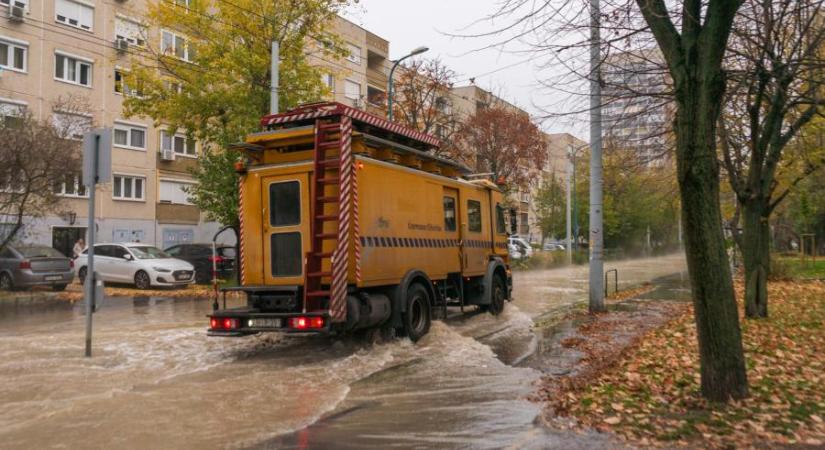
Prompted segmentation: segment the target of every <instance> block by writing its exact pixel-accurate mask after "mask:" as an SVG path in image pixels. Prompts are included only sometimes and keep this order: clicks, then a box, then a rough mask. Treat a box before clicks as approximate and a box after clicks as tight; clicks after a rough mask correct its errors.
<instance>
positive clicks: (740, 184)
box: [719, 0, 825, 318]
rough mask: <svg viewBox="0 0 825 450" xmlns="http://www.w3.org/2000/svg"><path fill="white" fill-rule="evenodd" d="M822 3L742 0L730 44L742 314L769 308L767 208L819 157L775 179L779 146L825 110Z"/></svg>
mask: <svg viewBox="0 0 825 450" xmlns="http://www.w3.org/2000/svg"><path fill="white" fill-rule="evenodd" d="M823 5H825V2H824V1H823V0H746V1H745V4H744V5H743V7H742V8H741V10H740V13H739V15H738V17H737V20H736V26H735V27H734V30H733V38H732V40H731V41H732V42H731V45H730V46H729V48H730V49H729V52H728V57H727V60H728V61H727V66H728V74H729V83H728V85H729V88H728V91H727V102H726V103H727V106H726V110H725V114H724V116H723V117H722V119H721V120H720V122H719V123H720V142H721V149H722V155H723V159H724V163H725V168H726V170H727V174H728V180H729V182H730V185H731V188H732V189H733V191H734V192H735V193H736V199H737V203H738V211H741V219H742V233H741V235H740V234H739V233H738V232H736V231H735V232H734V236H735V238H736V239H735V240H736V243H737V245H738V246H739V248H740V250H741V252H742V256H743V262H744V266H745V314H746V316H747V317H752V318H753V317H767V315H768V291H767V279H768V275H769V273H770V225H769V219H770V216H771V214H772V213H773V211H774V209H775V208H776V206H777V205H778V204H779V203H780V202H781V201H782V200H783V199H784V198H785V197H786V196H787V195H788V192H789V191H790V189H792V188H793V186H795V185H796V184H797V183H799V181H801V180H802V179H803V178H804V177H806V176H807V175H809V174H810V173H812V172H813V171H814V170H815V169H816V168H817V167H818V166H819V164H821V161H810V163H809V164H808V165H807V166H806V167H804V168H803V169H802V171H800V172H799V173H798V175H797V176H796V177H795V178H794V179H793V180H791V181H790V182H789V183H781V184H780V183H779V182H778V178H777V174H778V171H779V170H781V168H782V159H783V150H784V149H785V147H786V146H787V145H788V144H789V143H791V142H792V140H793V139H794V138H795V137H796V136H797V134H798V133H799V132H800V130H802V128H803V127H804V126H805V125H806V124H808V123H809V122H810V121H811V120H812V119H813V118H814V117H816V116H817V115H822V114H823V103H822V94H823V88H825V78H823V67H824V66H823V64H824V63H825V59H823V51H824V50H825V48H823V44H825V17H823V13H822V7H823ZM735 219H736V220H737V221H738V219H739V217H738V214H737V215H736V217H735ZM732 229H733V230H736V229H737V227H736V226H734V227H732Z"/></svg>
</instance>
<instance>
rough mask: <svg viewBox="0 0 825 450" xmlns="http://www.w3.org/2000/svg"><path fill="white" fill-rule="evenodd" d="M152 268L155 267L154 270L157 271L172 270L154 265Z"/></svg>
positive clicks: (166, 271)
mask: <svg viewBox="0 0 825 450" xmlns="http://www.w3.org/2000/svg"><path fill="white" fill-rule="evenodd" d="M152 269H154V270H155V272H161V273H169V272H171V270H169V269H167V268H165V267H152Z"/></svg>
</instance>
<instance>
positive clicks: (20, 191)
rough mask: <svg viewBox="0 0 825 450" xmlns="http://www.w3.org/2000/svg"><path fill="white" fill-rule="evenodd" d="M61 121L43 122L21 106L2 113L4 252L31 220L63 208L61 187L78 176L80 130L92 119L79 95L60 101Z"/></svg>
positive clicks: (0, 213) (0, 150)
mask: <svg viewBox="0 0 825 450" xmlns="http://www.w3.org/2000/svg"><path fill="white" fill-rule="evenodd" d="M54 109H55V111H56V112H58V114H60V115H59V116H56V117H61V118H62V119H61V120H55V121H38V120H36V119H35V118H34V117H33V116H32V115H31V113H30V112H28V111H25V110H23V109H20V110H19V111H18V112H17V114H15V115H8V116H5V117H0V142H2V143H3V145H0V221H2V224H3V226H4V230H3V233H2V234H0V250H2V249H3V248H5V247H6V246H7V245H8V244H9V243H10V242H12V241H14V240H15V238H17V237H18V236H19V233H20V231H21V230H22V229H23V226H24V224H25V222H26V221H27V220H31V219H35V218H38V217H42V216H44V215H45V214H48V213H56V212H60V209H61V197H60V195H59V194H58V189H56V188H57V187H59V186H61V185H62V184H63V183H65V182H66V181H67V179H68V178H73V177H75V176H77V175H79V171H80V152H79V150H80V143H79V142H78V141H77V140H75V138H76V136H77V134H78V133H82V131H83V128H84V127H85V125H86V124H88V123H89V118H88V117H87V116H85V115H80V113H81V111H86V108H85V106H84V105H83V104H82V103H78V101H77V100H76V99H67V100H65V101H64V100H59V101H58V102H56V103H55V106H54Z"/></svg>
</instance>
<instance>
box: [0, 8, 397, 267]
mask: <svg viewBox="0 0 825 450" xmlns="http://www.w3.org/2000/svg"><path fill="white" fill-rule="evenodd" d="M7 3H10V4H11V6H9V5H7ZM17 6H22V15H21V17H19V18H18V17H12V18H9V15H10V14H11V15H13V16H16V15H17V14H16V13H17V12H19V10H20V8H18V7H17ZM145 7H146V2H145V1H144V0H129V1H125V0H0V53H2V52H5V54H0V116H2V115H8V114H16V113H18V112H19V111H20V108H24V109H26V110H28V111H29V112H31V113H32V114H33V115H34V116H35V117H36V118H38V119H41V120H55V121H56V123H68V122H67V121H66V120H65V117H68V116H61V113H62V112H61V110H60V108H56V107H55V104H56V103H57V102H58V100H59V99H63V100H66V99H68V98H69V97H71V98H74V99H80V100H82V102H83V103H87V104H88V109H85V110H84V112H83V114H82V115H81V116H79V117H78V116H71V118H72V119H74V120H72V121H71V122H72V123H74V124H82V125H83V127H88V126H95V127H114V129H115V141H116V142H115V144H114V145H113V149H112V161H113V165H112V172H113V174H114V175H113V177H112V180H109V181H110V182H108V183H106V184H102V185H100V186H99V187H98V190H97V199H98V201H97V205H96V216H97V218H96V223H97V228H98V242H105V241H141V242H149V243H154V244H155V245H157V246H159V247H162V248H165V247H168V246H170V245H174V244H175V243H179V242H187V241H199V242H203V241H210V240H211V239H212V235H213V234H214V232H215V231H216V230H217V229H218V227H219V225H218V224H217V223H213V222H207V221H205V217H204V215H203V214H201V213H200V212H199V211H198V209H197V208H196V207H195V206H193V205H191V204H190V203H189V202H188V200H187V198H186V195H185V191H184V189H185V187H186V186H189V185H191V184H192V183H193V180H192V178H191V176H190V175H189V172H188V169H189V168H191V167H192V166H193V165H195V164H197V156H198V154H199V152H200V151H201V148H200V144H199V143H196V142H190V141H188V140H187V139H186V137H185V136H183V135H181V134H177V135H175V134H173V133H168V132H167V130H165V129H164V128H163V127H159V128H158V127H155V126H154V125H153V123H152V121H151V120H150V119H148V118H135V117H130V118H125V117H124V116H123V114H122V102H123V99H124V92H123V91H124V88H123V85H122V83H120V80H119V78H118V74H117V72H122V71H128V69H129V67H128V64H129V60H130V59H131V58H130V56H131V55H135V54H140V52H141V51H142V50H143V49H142V46H145V45H147V42H144V41H143V40H144V39H145V40H146V41H149V44H151V45H152V46H155V47H157V46H159V44H158V43H159V41H160V39H161V32H160V30H157V29H152V28H149V29H148V31H146V32H145V33H142V34H141V35H140V36H138V33H131V34H130V30H139V27H138V24H139V23H140V21H141V17H142V16H143V11H144V10H145ZM12 10H14V11H12ZM335 26H336V28H337V30H338V31H339V33H340V34H341V36H342V37H343V38H344V39H345V41H346V42H347V43H348V45H349V46H350V48H351V49H352V55H351V56H350V57H349V58H346V59H343V60H341V61H324V60H320V59H316V60H315V61H313V63H315V64H318V65H322V66H324V67H329V68H330V75H332V79H330V80H329V81H330V83H331V84H332V86H331V87H332V90H333V98H332V99H334V100H336V101H340V102H342V103H348V104H350V105H355V106H358V107H360V108H362V109H367V110H370V111H371V112H374V113H378V114H384V111H385V110H386V106H384V98H383V96H382V94H383V93H384V91H385V90H386V88H385V86H386V81H387V76H386V74H387V73H388V72H389V69H388V67H387V65H388V62H387V55H388V52H389V43H388V42H387V41H386V40H384V39H381V38H380V37H378V36H375V35H374V34H372V33H370V32H368V31H366V30H364V29H363V28H361V27H359V26H357V25H355V24H352V23H351V22H348V21H346V20H344V19H339V20H337V21H336V24H335ZM124 34H125V35H126V36H125V38H126V40H127V41H128V45H127V47H126V48H116V44H117V42H118V39H117V36H121V37H123V35H124ZM127 89H128V88H127ZM125 93H126V94H128V92H125ZM76 131H77V134H78V135H79V134H81V133H82V130H80V129H78V130H76ZM73 132H74V131H73ZM164 150H165V151H164ZM70 184H71V183H70ZM78 190H82V188H78V187H76V186H66V187H65V188H64V192H65V197H66V201H65V206H64V209H65V210H66V213H65V214H60V215H55V216H49V217H45V218H43V219H38V220H33V221H32V222H31V223H28V224H27V226H26V230H25V233H24V238H25V239H26V240H28V241H32V242H37V243H42V244H45V245H54V246H56V247H58V248H60V249H61V250H63V251H64V252H66V251H67V249H66V244H65V242H64V241H67V240H68V241H72V243H73V241H74V240H76V239H77V237H80V236H81V235H83V234H84V233H85V226H86V224H87V220H88V219H87V217H86V216H87V208H88V206H87V203H88V202H87V200H86V198H87V196H86V195H79V194H78ZM81 194H84V193H83V192H81Z"/></svg>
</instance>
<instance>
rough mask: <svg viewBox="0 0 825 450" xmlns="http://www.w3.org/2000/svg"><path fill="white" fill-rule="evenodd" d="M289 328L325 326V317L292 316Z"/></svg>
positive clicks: (307, 328)
mask: <svg viewBox="0 0 825 450" xmlns="http://www.w3.org/2000/svg"><path fill="white" fill-rule="evenodd" d="M289 328H294V329H296V330H310V329H319V328H324V318H323V317H292V318H291V319H289Z"/></svg>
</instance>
